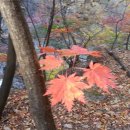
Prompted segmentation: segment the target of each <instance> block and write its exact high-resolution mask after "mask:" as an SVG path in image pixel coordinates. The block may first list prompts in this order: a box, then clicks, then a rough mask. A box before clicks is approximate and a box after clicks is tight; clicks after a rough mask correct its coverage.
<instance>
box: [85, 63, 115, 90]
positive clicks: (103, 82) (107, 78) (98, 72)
mask: <svg viewBox="0 0 130 130" xmlns="http://www.w3.org/2000/svg"><path fill="white" fill-rule="evenodd" d="M89 67H90V68H89V69H84V77H86V78H87V82H88V84H89V85H90V86H93V85H95V84H96V85H97V86H98V87H100V88H101V89H103V91H105V92H109V91H108V87H112V88H115V87H116V85H115V83H114V80H115V76H113V75H112V74H111V70H110V69H109V68H108V67H106V66H103V65H101V64H99V63H96V64H93V62H92V61H91V62H90V65H89Z"/></svg>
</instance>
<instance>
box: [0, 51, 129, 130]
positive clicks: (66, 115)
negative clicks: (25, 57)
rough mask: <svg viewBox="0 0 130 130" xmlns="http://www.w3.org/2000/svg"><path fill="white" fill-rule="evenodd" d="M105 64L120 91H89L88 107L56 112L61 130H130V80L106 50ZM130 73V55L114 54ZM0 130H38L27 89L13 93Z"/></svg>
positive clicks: (56, 119)
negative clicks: (33, 118)
mask: <svg viewBox="0 0 130 130" xmlns="http://www.w3.org/2000/svg"><path fill="white" fill-rule="evenodd" d="M102 53H103V64H105V65H107V66H108V67H110V68H111V70H112V71H113V73H114V74H115V75H116V77H117V81H116V82H117V88H118V89H117V90H110V91H111V93H110V94H106V93H103V92H101V90H100V89H95V88H93V89H89V90H87V91H85V92H84V93H85V97H86V100H87V103H86V104H81V103H79V102H77V101H75V106H74V107H73V110H72V112H67V111H66V109H65V108H64V107H63V106H62V105H61V104H59V105H56V106H55V107H53V108H52V111H53V115H54V119H55V123H56V126H57V130H130V78H128V77H127V75H126V72H125V71H123V70H122V69H121V67H120V66H119V64H118V63H117V62H116V61H115V60H114V59H113V58H112V57H110V56H109V55H108V54H107V53H106V51H105V50H104V49H102ZM114 53H115V54H116V55H117V56H118V57H120V59H121V60H122V62H123V63H124V64H125V65H126V66H127V67H128V68H129V70H130V51H126V50H125V51H124V50H119V49H117V50H114ZM0 130H35V127H34V122H33V120H32V118H31V115H30V113H29V101H28V96H27V92H26V90H25V89H12V90H11V93H10V97H9V99H8V103H7V105H6V108H5V111H4V113H3V117H2V119H1V122H0Z"/></svg>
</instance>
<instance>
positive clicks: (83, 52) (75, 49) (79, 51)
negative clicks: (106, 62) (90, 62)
mask: <svg viewBox="0 0 130 130" xmlns="http://www.w3.org/2000/svg"><path fill="white" fill-rule="evenodd" d="M71 50H72V51H73V52H75V53H76V54H77V55H92V56H96V57H101V53H100V52H99V51H88V50H87V49H86V48H83V47H80V46H77V45H73V46H72V47H71Z"/></svg>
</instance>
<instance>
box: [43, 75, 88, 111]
mask: <svg viewBox="0 0 130 130" xmlns="http://www.w3.org/2000/svg"><path fill="white" fill-rule="evenodd" d="M85 88H89V86H88V85H87V84H85V83H83V82H81V77H79V76H75V74H72V75H70V76H68V77H67V76H64V75H58V78H55V79H53V80H51V81H50V82H49V88H48V90H47V92H46V93H45V94H44V95H51V104H52V106H54V105H56V104H57V103H59V102H62V103H63V104H64V105H65V107H66V108H67V110H68V111H70V110H71V109H72V106H73V104H74V103H73V101H74V99H77V100H79V101H81V102H83V103H85V99H84V94H83V92H82V91H81V90H83V89H85Z"/></svg>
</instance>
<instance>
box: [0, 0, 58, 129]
mask: <svg viewBox="0 0 130 130" xmlns="http://www.w3.org/2000/svg"><path fill="white" fill-rule="evenodd" d="M0 4H1V5H0V10H1V13H2V15H3V18H4V20H5V21H6V23H7V26H8V29H9V32H10V35H11V38H12V41H13V45H14V48H15V51H16V55H17V59H18V62H19V65H20V69H21V73H22V75H23V79H24V81H25V85H26V87H27V90H28V95H29V100H30V107H31V112H32V115H33V119H34V121H35V124H36V128H37V130H56V127H55V124H54V120H53V116H52V112H51V106H50V102H49V100H48V98H47V96H43V93H45V91H46V88H45V81H44V79H43V77H42V73H41V71H40V70H39V68H40V67H39V64H38V58H37V55H36V52H35V49H34V45H33V41H32V38H31V34H30V32H29V28H28V25H27V23H26V20H25V18H24V16H23V14H22V11H21V8H20V5H19V2H18V0H0Z"/></svg>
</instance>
